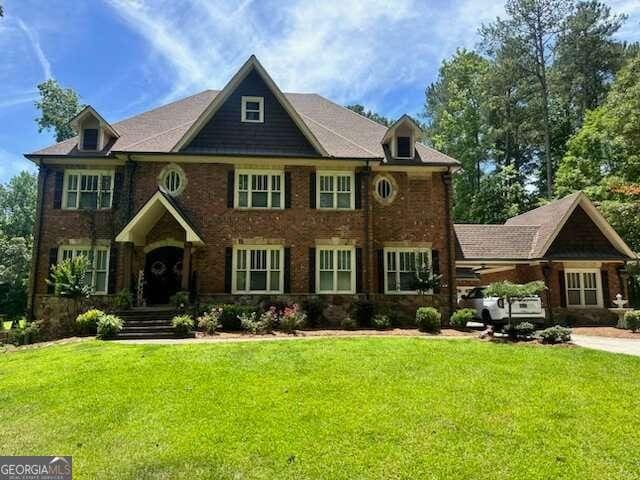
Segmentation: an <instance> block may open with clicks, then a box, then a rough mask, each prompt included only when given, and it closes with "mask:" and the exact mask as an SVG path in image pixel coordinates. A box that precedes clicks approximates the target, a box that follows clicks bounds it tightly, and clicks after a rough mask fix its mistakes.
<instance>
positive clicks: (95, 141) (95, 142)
mask: <svg viewBox="0 0 640 480" xmlns="http://www.w3.org/2000/svg"><path fill="white" fill-rule="evenodd" d="M99 146H100V129H99V128H83V129H82V143H81V148H80V150H98V147H99Z"/></svg>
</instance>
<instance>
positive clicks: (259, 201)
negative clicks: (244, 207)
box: [251, 192, 268, 207]
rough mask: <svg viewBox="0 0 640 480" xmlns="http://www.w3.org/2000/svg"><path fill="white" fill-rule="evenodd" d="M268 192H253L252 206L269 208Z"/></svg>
mask: <svg viewBox="0 0 640 480" xmlns="http://www.w3.org/2000/svg"><path fill="white" fill-rule="evenodd" d="M267 195H268V194H267V192H252V193H251V206H252V207H266V206H267Z"/></svg>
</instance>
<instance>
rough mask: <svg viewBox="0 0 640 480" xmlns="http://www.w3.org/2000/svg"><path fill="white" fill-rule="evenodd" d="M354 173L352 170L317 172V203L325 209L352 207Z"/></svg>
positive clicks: (349, 208) (348, 208)
mask: <svg viewBox="0 0 640 480" xmlns="http://www.w3.org/2000/svg"><path fill="white" fill-rule="evenodd" d="M354 177H355V175H354V174H353V172H319V173H318V175H317V178H318V180H317V182H318V184H317V191H318V198H317V205H318V208H320V209H326V210H351V209H353V208H354V198H355V178H354Z"/></svg>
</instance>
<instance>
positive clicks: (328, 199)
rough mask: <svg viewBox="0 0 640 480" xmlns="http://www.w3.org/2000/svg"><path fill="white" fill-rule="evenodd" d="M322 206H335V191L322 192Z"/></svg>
mask: <svg viewBox="0 0 640 480" xmlns="http://www.w3.org/2000/svg"><path fill="white" fill-rule="evenodd" d="M320 207H322V208H332V207H333V193H321V194H320Z"/></svg>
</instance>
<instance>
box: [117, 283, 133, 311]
mask: <svg viewBox="0 0 640 480" xmlns="http://www.w3.org/2000/svg"><path fill="white" fill-rule="evenodd" d="M114 306H115V307H116V308H118V309H120V310H128V309H129V308H131V307H132V306H133V293H131V291H130V290H127V289H126V288H123V289H122V290H120V291H119V292H118V293H117V294H116V295H115V298H114Z"/></svg>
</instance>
